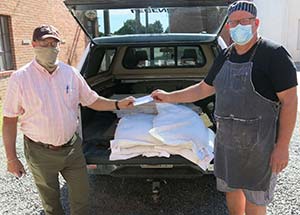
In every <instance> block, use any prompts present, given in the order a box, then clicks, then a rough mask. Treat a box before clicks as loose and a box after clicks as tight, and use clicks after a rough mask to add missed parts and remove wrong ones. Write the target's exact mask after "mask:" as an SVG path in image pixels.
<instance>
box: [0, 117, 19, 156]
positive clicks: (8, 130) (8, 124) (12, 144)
mask: <svg viewBox="0 0 300 215" xmlns="http://www.w3.org/2000/svg"><path fill="white" fill-rule="evenodd" d="M2 134H3V143H4V147H5V152H6V158H7V160H8V161H10V160H14V159H16V158H17V153H16V137H17V118H7V117H3V127H2Z"/></svg>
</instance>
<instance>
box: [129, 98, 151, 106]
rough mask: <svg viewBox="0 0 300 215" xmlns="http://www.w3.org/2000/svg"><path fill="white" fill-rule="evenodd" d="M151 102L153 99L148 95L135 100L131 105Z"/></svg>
mask: <svg viewBox="0 0 300 215" xmlns="http://www.w3.org/2000/svg"><path fill="white" fill-rule="evenodd" d="M152 101H153V98H152V97H151V96H150V95H147V96H143V97H140V98H137V99H135V101H134V102H133V105H134V106H137V105H141V104H145V103H149V102H152Z"/></svg>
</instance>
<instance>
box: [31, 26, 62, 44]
mask: <svg viewBox="0 0 300 215" xmlns="http://www.w3.org/2000/svg"><path fill="white" fill-rule="evenodd" d="M46 38H54V39H57V40H58V41H61V39H60V34H59V32H58V30H57V29H56V28H55V27H53V26H52V25H41V26H39V27H37V28H36V29H34V31H33V35H32V40H33V41H36V40H44V39H46Z"/></svg>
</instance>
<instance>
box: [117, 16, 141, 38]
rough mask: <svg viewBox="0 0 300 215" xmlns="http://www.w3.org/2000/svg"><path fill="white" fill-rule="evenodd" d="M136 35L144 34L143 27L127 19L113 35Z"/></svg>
mask: <svg viewBox="0 0 300 215" xmlns="http://www.w3.org/2000/svg"><path fill="white" fill-rule="evenodd" d="M137 33H145V27H144V26H142V25H141V23H139V22H137V21H136V20H133V19H128V20H126V22H125V23H124V25H123V26H122V27H121V28H120V29H119V30H117V31H115V33H114V34H119V35H123V34H137Z"/></svg>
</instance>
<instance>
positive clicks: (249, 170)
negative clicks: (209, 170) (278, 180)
mask: <svg viewBox="0 0 300 215" xmlns="http://www.w3.org/2000/svg"><path fill="white" fill-rule="evenodd" d="M259 44H260V40H259V41H258V42H257V45H256V47H255V48H254V50H253V52H252V55H251V57H250V60H249V62H246V63H233V62H230V61H229V56H230V54H231V50H232V47H230V48H229V52H228V56H227V60H226V61H225V63H224V64H223V67H222V68H221V70H220V72H219V73H218V74H217V76H216V78H215V80H214V82H213V85H214V87H215V90H216V104H215V119H216V122H217V134H216V138H215V149H214V150H215V164H214V170H215V176H216V177H218V178H221V179H223V180H224V181H225V182H226V183H227V184H228V186H229V187H231V188H239V189H248V190H254V191H266V190H267V188H268V187H269V183H270V177H271V173H272V171H271V167H270V165H269V162H270V157H271V153H272V151H273V148H274V145H275V142H276V135H277V122H278V116H279V110H280V104H279V102H274V101H271V100H268V99H267V98H264V97H262V96H261V95H260V94H258V93H257V92H256V91H255V89H254V86H253V83H252V78H251V77H252V75H251V74H252V67H253V62H252V60H253V57H254V55H255V52H256V48H257V47H258V46H259Z"/></svg>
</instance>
